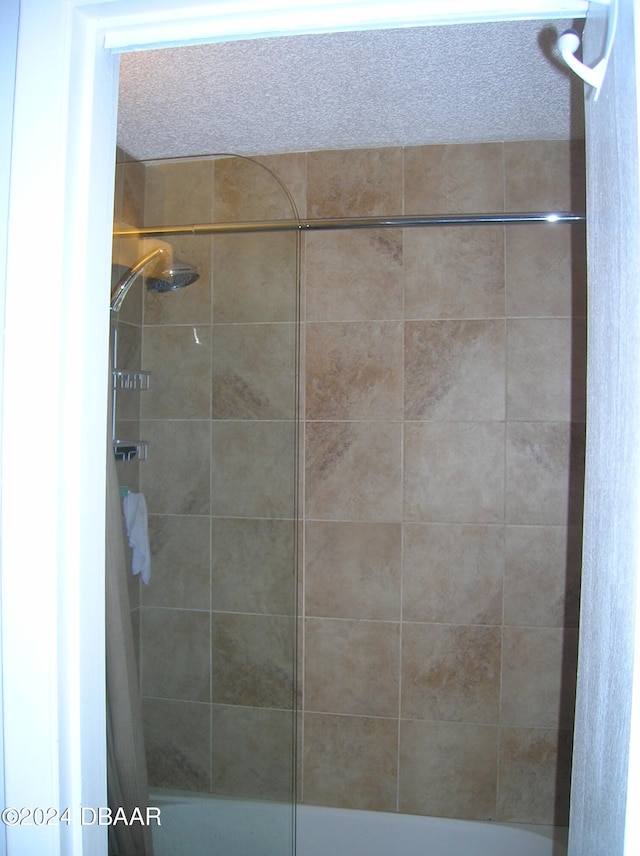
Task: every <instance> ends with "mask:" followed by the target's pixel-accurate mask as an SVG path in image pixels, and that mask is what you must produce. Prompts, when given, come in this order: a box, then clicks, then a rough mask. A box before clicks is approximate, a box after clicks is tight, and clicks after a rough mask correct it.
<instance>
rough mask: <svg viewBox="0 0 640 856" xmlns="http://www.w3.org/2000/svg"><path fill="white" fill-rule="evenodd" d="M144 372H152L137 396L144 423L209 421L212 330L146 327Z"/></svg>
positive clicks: (197, 327) (206, 327)
mask: <svg viewBox="0 0 640 856" xmlns="http://www.w3.org/2000/svg"><path fill="white" fill-rule="evenodd" d="M168 354H170V355H171V357H170V358H169V359H168V358H167V355H168ZM144 369H145V371H149V372H151V379H150V383H149V389H148V390H145V391H144V392H143V393H141V394H140V393H139V398H140V406H141V411H142V417H143V418H144V419H210V418H211V327H209V326H202V325H198V326H191V325H189V326H177V325H171V326H159V327H149V328H148V329H147V330H146V331H145V338H144Z"/></svg>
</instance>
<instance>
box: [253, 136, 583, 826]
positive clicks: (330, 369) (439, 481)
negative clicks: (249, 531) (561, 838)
mask: <svg viewBox="0 0 640 856" xmlns="http://www.w3.org/2000/svg"><path fill="white" fill-rule="evenodd" d="M300 158H301V156H291V159H290V163H289V164H288V165H286V167H285V169H287V168H288V170H289V173H288V174H287V173H286V172H284V173H283V175H284V177H285V180H288V176H289V175H291V176H292V179H291V184H292V186H297V187H301V186H303V185H302V184H301V182H300V179H299V177H298V176H299V175H300V173H301V171H302V170H303V169H304V161H302V163H301V160H300ZM266 162H268V163H269V162H270V160H269V159H266ZM281 163H282V162H281ZM583 170H584V165H583V158H582V152H581V147H580V146H579V145H573V146H570V145H569V144H567V143H564V142H550V143H509V144H504V145H502V144H487V145H479V146H434V147H415V148H409V149H404V150H403V149H386V150H374V151H357V152H317V153H310V154H308V155H306V175H307V182H306V199H305V197H304V195H302V194H301V193H300V191H299V196H298V204H299V207H300V209H301V211H302V212H303V213H305V212H306V214H307V215H308V216H310V217H332V216H349V215H354V216H358V215H361V216H365V215H374V214H382V213H388V214H394V213H406V214H419V213H422V214H436V213H456V212H467V213H468V212H488V211H531V210H538V209H541V210H558V209H561V210H570V209H574V210H583V206H584V198H583V196H582V193H581V190H580V188H581V186H582V180H583ZM572 194H573V198H572ZM305 250H306V265H305V279H304V282H305V285H306V291H305V299H304V303H303V306H304V307H305V312H304V316H303V321H304V334H305V346H306V359H305V361H304V394H305V398H306V406H305V409H304V424H305V466H304V474H305V489H304V533H305V537H304V551H305V552H304V565H303V569H304V573H303V578H302V580H303V588H304V592H303V598H302V600H301V603H302V609H303V615H304V620H303V632H302V638H301V647H302V654H301V657H300V662H301V671H302V675H303V690H302V715H301V727H300V731H301V735H300V751H301V761H300V783H299V788H300V794H301V798H302V800H303V801H304V802H307V803H319V804H323V805H344V806H350V807H353V808H361V809H377V810H388V811H403V812H410V813H417V814H436V815H444V816H448V817H449V816H453V817H461V818H477V819H482V820H489V819H499V820H503V821H519V822H529V823H557V824H562V823H565V822H566V818H567V806H568V790H569V770H570V745H571V728H572V712H573V691H574V673H575V660H576V644H577V629H576V625H577V612H578V610H577V606H578V594H579V564H580V551H579V542H580V532H579V526H578V525H577V524H578V523H579V519H580V509H581V490H582V458H583V438H584V424H583V421H584V350H585V320H584V315H585V287H584V245H583V235H582V231H581V229H580V228H579V227H578V228H575V227H570V226H559V227H558V226H546V225H545V226H522V225H519V226H508V227H506V228H502V227H491V226H477V227H476V226H469V227H464V228H462V227H459V228H439V229H406V230H404V231H403V232H401V231H393V232H391V231H383V230H373V231H366V232H365V231H354V232H338V233H325V232H318V233H313V234H309V235H307V236H306V248H305ZM569 524H573V525H571V526H570V525H569Z"/></svg>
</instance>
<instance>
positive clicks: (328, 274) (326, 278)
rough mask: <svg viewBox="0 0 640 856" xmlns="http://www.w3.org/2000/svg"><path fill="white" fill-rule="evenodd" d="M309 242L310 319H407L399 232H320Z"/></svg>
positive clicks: (307, 243)
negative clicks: (403, 313) (404, 308)
mask: <svg viewBox="0 0 640 856" xmlns="http://www.w3.org/2000/svg"><path fill="white" fill-rule="evenodd" d="M305 239H306V242H305V244H306V265H305V267H306V271H307V279H306V289H305V290H306V316H305V317H306V320H307V321H369V320H376V319H389V320H390V319H395V318H401V317H402V306H403V293H402V275H403V237H402V232H401V231H400V230H391V229H356V230H353V231H344V232H339V231H338V232H324V231H318V232H310V233H309V234H308V235H305ZM405 240H406V238H405Z"/></svg>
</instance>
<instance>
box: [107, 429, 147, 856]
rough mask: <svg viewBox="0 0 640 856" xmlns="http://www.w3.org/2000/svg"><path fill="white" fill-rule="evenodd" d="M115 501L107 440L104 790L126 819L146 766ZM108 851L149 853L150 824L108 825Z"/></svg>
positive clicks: (133, 855) (142, 788) (142, 790)
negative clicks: (105, 746) (105, 743)
mask: <svg viewBox="0 0 640 856" xmlns="http://www.w3.org/2000/svg"><path fill="white" fill-rule="evenodd" d="M120 505H121V504H120V491H119V488H118V477H117V473H116V464H115V460H114V455H113V450H112V449H111V447H110V444H109V448H108V450H107V514H106V527H107V533H106V670H107V792H108V800H109V807H110V808H111V810H112V812H115V811H116V809H118V808H119V807H122V808H123V809H124V811H125V813H126V816H127V817H128V818H129V817H131V814H132V812H133V810H134V809H135V808H138V809H140V813H141V815H142V817H143V818H146V809H147V800H148V788H147V766H146V760H145V754H144V741H143V734H142V710H141V704H140V691H139V687H138V675H137V668H136V660H135V654H134V647H133V631H132V628H131V614H130V606H129V592H128V588H127V562H126V554H125V541H124V528H123V523H122V511H121V507H120ZM136 816H137V815H136ZM109 854H110V856H153V842H152V838H151V829H150V828H149V827H148V826H143V825H142V824H139V823H134V824H132V825H131V826H127V825H126V824H124V823H118V824H114V825H111V826H109Z"/></svg>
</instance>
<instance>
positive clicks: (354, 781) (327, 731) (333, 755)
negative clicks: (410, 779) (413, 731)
mask: <svg viewBox="0 0 640 856" xmlns="http://www.w3.org/2000/svg"><path fill="white" fill-rule="evenodd" d="M397 756H398V723H397V721H396V720H393V719H381V718H371V717H364V716H328V715H322V714H314V713H307V714H305V717H304V771H305V773H304V788H305V802H307V803H311V804H315V805H328V806H339V807H341V808H353V809H364V810H369V811H394V810H395V806H396V777H397V763H398V761H397Z"/></svg>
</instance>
